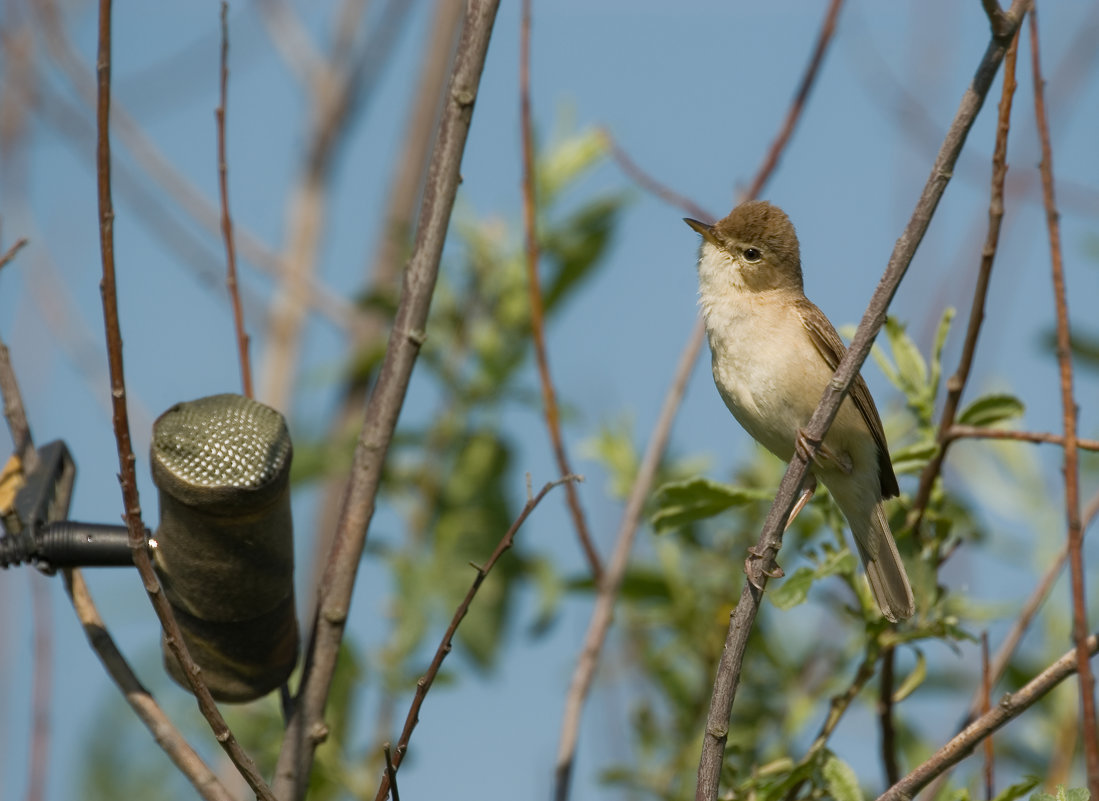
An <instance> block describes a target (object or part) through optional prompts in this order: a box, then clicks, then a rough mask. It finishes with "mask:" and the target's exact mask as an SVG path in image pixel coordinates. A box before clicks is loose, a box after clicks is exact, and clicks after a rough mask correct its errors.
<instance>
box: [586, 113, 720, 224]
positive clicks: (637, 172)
mask: <svg viewBox="0 0 1099 801" xmlns="http://www.w3.org/2000/svg"><path fill="white" fill-rule="evenodd" d="M602 133H603V139H604V141H605V142H606V143H607V147H608V149H609V150H610V152H611V158H613V159H614V160H615V161H616V162H618V166H619V167H621V168H622V172H624V173H626V175H628V176H629V177H630V179H631V180H633V182H634V183H635V184H637V185H638V186H640V187H641V188H642V189H644V190H645V191H646V192H648V193H649V194H651V195H655V196H656V197H658V198H660V199H661V200H663V201H664V202H665V203H668V204H669V205H672V206H675V207H676V208H678V209H680V210H682V211H685V212H687V214H689V215H690V216H692V217H697V218H698V219H700V220H712V219H714V217H713V215H712V214H710V213H709V212H707V211H706V210H705V209H704V208H702V207H701V206H699V205H698V204H697V203H695V202H694V201H693V200H691V199H690V198H689V197H687V196H686V195H681V194H679V193H678V192H676V191H675V190H674V189H670V188H668V187H667V186H665V185H664V184H662V183H660V182H659V181H657V180H656V179H655V178H653V177H652V176H651V175H649V174H648V173H647V172H645V170H643V169H641V167H640V166H639V165H638V164H637V162H636V161H634V160H633V159H632V158H630V156H629V154H628V153H626V151H625V150H623V149H622V145H620V144H619V143H618V140H617V139H615V138H614V135H613V134H612V133H611V132H610V131H608V130H606V129H604V130H603V131H602Z"/></svg>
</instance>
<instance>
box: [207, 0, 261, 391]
mask: <svg viewBox="0 0 1099 801" xmlns="http://www.w3.org/2000/svg"><path fill="white" fill-rule="evenodd" d="M228 90H229V4H228V3H226V2H224V0H222V3H221V80H220V82H219V93H220V103H219V104H218V107H217V109H216V110H215V111H214V119H215V120H216V122H217V131H218V190H219V192H220V195H221V235H222V238H223V239H224V240H225V284H226V286H227V287H228V288H229V302H230V303H231V304H232V306H233V325H234V327H235V328H236V332H237V352H238V353H239V355H240V383H241V388H242V389H243V391H244V394H245V396H247V397H249V398H251V397H253V393H252V363H251V360H250V358H249V356H248V342H249V339H248V332H247V331H245V330H244V309H243V308H242V306H241V303H240V287H239V286H238V285H237V249H236V246H235V245H234V243H233V218H232V216H231V215H230V214H229V160H228V158H227V157H226V150H227V146H226V141H225V140H226V134H225V110H226V108H227V107H228V103H229V91H228Z"/></svg>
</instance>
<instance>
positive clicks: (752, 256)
mask: <svg viewBox="0 0 1099 801" xmlns="http://www.w3.org/2000/svg"><path fill="white" fill-rule="evenodd" d="M744 258H745V260H747V261H750V262H757V261H759V260H760V259H762V258H763V254H762V253H760V252H759V248H744Z"/></svg>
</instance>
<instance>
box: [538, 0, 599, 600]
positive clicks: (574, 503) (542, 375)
mask: <svg viewBox="0 0 1099 801" xmlns="http://www.w3.org/2000/svg"><path fill="white" fill-rule="evenodd" d="M530 6H531V0H523V6H522V14H521V22H520V29H519V127H520V129H521V132H522V140H523V229H524V232H525V235H526V249H527V289H528V297H529V300H530V328H531V333H532V334H533V337H534V358H535V361H536V362H537V364H538V380H539V381H540V382H541V384H542V406H543V414H544V415H545V419H546V429H547V430H548V431H549V435H550V442H551V443H552V445H553V455H554V457H555V458H556V459H557V470H558V471H559V472H560V474H561V475H563V476H567V475H571V474H572V472H573V470H572V466H571V465H570V464H569V457H568V453H567V452H566V451H565V440H564V438H563V437H562V436H561V414H560V411H559V410H558V407H557V390H556V389H554V386H553V378H552V376H551V375H550V366H549V355H548V354H547V353H546V321H545V317H546V313H545V304H544V303H543V301H542V282H541V278H540V277H539V275H538V260H539V256H540V254H539V247H538V231H537V221H536V220H537V214H536V213H535V204H536V202H537V198H536V197H535V186H534V184H535V175H534V170H535V165H534V125H533V123H532V122H531V113H530ZM565 497H566V499H567V501H568V507H569V514H570V515H571V516H572V525H573V528H575V529H576V536H577V538H578V539H579V540H580V546H581V547H582V548H583V549H584V555H585V556H586V557H587V559H588V567H589V569H590V570H591V574H592V578H593V579H594V580H595V583H596V585H598V584H599V583H600V582H601V581H602V580H603V563H602V561H601V560H600V558H599V553H598V552H597V551H596V550H595V544H594V543H593V542H592V539H591V532H590V531H589V530H588V523H587V521H586V520H585V519H584V510H583V508H582V507H581V506H580V493H579V492H577V489H576V485H575V484H573V483H572V482H571V481H570V482H569V483H568V484H566V485H565Z"/></svg>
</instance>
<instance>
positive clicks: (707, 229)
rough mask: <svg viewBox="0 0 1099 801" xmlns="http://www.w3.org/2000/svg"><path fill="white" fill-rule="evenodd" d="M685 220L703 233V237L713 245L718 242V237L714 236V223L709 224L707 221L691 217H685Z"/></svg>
mask: <svg viewBox="0 0 1099 801" xmlns="http://www.w3.org/2000/svg"><path fill="white" fill-rule="evenodd" d="M683 222H685V223H687V225H689V226H691V228H693V229H694V230H696V231H698V233H700V234H702V238H703V239H705V240H706V241H707V242H709V243H710V244H711V245H717V244H718V242H717V237H716V236H714V227H713V226H712V225H707V224H706V223H704V222H699V221H698V220H692V219H691V218H690V217H684V218H683Z"/></svg>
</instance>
